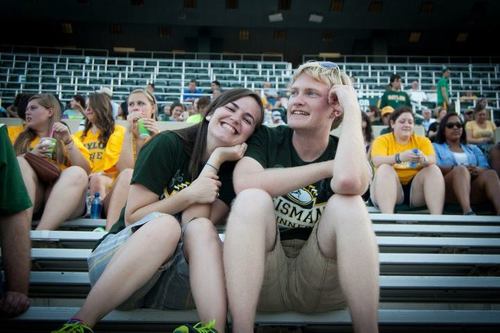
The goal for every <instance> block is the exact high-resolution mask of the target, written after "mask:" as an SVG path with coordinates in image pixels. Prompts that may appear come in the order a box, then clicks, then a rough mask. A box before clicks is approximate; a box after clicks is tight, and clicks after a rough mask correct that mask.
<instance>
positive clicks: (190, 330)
mask: <svg viewBox="0 0 500 333" xmlns="http://www.w3.org/2000/svg"><path fill="white" fill-rule="evenodd" d="M214 327H215V320H212V321H210V322H208V323H206V324H203V323H201V322H200V323H198V324H196V325H194V326H191V325H188V324H186V325H182V326H179V327H177V328H176V329H175V330H174V331H173V333H217V330H216V329H215V328H214Z"/></svg>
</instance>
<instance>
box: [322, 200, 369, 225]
mask: <svg viewBox="0 0 500 333" xmlns="http://www.w3.org/2000/svg"><path fill="white" fill-rule="evenodd" d="M325 212H328V216H332V221H331V222H332V223H335V224H342V223H355V222H356V221H369V216H368V210H367V208H366V204H365V203H364V201H363V199H362V198H361V196H359V195H340V194H334V195H332V196H331V197H330V199H329V200H328V203H327V205H326V208H325ZM325 215H326V214H325ZM324 222H325V221H322V222H321V223H324ZM326 223H328V221H326Z"/></svg>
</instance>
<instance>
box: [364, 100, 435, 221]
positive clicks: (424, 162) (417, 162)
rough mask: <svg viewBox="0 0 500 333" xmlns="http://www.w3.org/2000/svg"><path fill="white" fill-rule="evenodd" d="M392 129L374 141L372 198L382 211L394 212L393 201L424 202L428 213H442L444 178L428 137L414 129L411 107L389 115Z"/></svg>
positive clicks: (400, 202)
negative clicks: (416, 132)
mask: <svg viewBox="0 0 500 333" xmlns="http://www.w3.org/2000/svg"><path fill="white" fill-rule="evenodd" d="M390 126H391V129H392V132H391V133H388V134H384V135H381V136H379V137H378V138H376V139H375V141H373V145H372V151H371V159H372V163H373V165H374V166H375V167H376V171H375V177H374V179H373V182H372V185H371V187H370V197H371V200H372V202H373V203H374V204H375V205H376V206H378V207H379V208H380V210H381V211H382V213H386V214H387V213H388V214H391V213H394V207H395V205H396V204H402V203H406V204H408V205H410V207H420V206H424V205H427V208H428V209H429V211H430V213H431V214H442V213H443V205H444V179H443V175H442V174H441V171H440V170H439V168H438V167H437V166H436V154H435V152H434V148H433V147H432V144H431V142H430V140H429V139H428V138H426V137H424V136H420V135H416V134H415V133H414V116H413V112H412V110H411V108H407V107H402V108H399V109H398V110H396V111H394V112H393V113H392V115H391V119H390Z"/></svg>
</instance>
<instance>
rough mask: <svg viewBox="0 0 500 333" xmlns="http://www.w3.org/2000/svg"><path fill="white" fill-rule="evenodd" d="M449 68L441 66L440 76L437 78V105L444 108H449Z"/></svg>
mask: <svg viewBox="0 0 500 333" xmlns="http://www.w3.org/2000/svg"><path fill="white" fill-rule="evenodd" d="M449 78H450V69H449V68H448V67H443V69H442V76H441V78H440V79H439V81H438V83H437V86H436V92H437V105H438V106H442V107H443V108H445V110H449V109H450V108H451V106H452V105H451V103H450V79H449Z"/></svg>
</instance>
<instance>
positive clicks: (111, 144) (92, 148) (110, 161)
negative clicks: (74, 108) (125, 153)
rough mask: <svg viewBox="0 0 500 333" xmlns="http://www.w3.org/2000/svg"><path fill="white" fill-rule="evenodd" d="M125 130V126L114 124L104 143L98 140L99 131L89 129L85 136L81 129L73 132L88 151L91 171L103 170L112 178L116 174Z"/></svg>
mask: <svg viewBox="0 0 500 333" xmlns="http://www.w3.org/2000/svg"><path fill="white" fill-rule="evenodd" d="M125 131H126V129H125V127H123V126H120V125H115V130H114V131H113V133H112V134H111V135H110V137H109V139H108V143H107V144H106V145H104V144H102V143H101V142H99V134H100V131H96V132H95V133H94V132H92V130H89V131H88V132H87V135H86V136H83V131H78V132H76V133H75V135H74V137H75V138H76V139H77V140H80V141H81V143H82V144H83V146H85V148H87V150H88V151H89V155H90V157H89V162H90V168H91V171H92V173H98V172H104V173H105V174H107V175H108V176H110V177H112V178H115V177H116V176H117V174H118V169H117V168H116V164H117V163H118V160H119V159H120V153H121V151H122V144H123V139H124V138H125Z"/></svg>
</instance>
